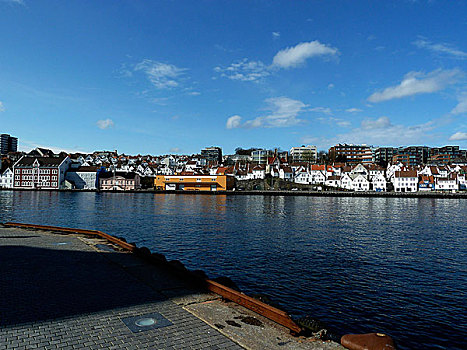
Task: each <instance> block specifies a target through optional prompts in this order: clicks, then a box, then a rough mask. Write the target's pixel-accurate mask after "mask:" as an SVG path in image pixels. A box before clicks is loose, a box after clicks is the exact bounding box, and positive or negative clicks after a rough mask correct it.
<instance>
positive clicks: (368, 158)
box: [329, 143, 373, 165]
mask: <svg viewBox="0 0 467 350" xmlns="http://www.w3.org/2000/svg"><path fill="white" fill-rule="evenodd" d="M329 158H330V159H331V160H332V161H336V162H346V163H348V164H349V165H356V164H359V163H364V164H369V163H372V161H373V152H372V150H371V148H370V147H369V146H367V145H352V144H346V143H344V144H338V145H335V146H333V147H331V148H330V149H329Z"/></svg>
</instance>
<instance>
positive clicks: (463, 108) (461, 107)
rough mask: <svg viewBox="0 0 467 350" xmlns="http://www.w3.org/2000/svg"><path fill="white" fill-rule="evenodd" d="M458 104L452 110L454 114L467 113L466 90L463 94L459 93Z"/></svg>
mask: <svg viewBox="0 0 467 350" xmlns="http://www.w3.org/2000/svg"><path fill="white" fill-rule="evenodd" d="M457 100H458V102H459V103H458V104H457V106H456V107H454V109H453V110H452V111H451V113H452V114H464V113H467V92H464V93H463V94H461V95H459V96H458V98H457Z"/></svg>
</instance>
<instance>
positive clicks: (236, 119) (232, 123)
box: [225, 115, 242, 129]
mask: <svg viewBox="0 0 467 350" xmlns="http://www.w3.org/2000/svg"><path fill="white" fill-rule="evenodd" d="M241 121H242V117H240V116H239V115H233V116H231V117H229V118H228V119H227V123H226V124H225V127H226V128H227V129H235V128H239V127H240V123H241Z"/></svg>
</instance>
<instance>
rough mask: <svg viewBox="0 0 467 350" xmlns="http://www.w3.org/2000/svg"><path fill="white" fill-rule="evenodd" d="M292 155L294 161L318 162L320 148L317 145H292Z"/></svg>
mask: <svg viewBox="0 0 467 350" xmlns="http://www.w3.org/2000/svg"><path fill="white" fill-rule="evenodd" d="M290 156H291V157H292V160H293V161H294V162H316V160H317V159H318V150H317V148H316V146H310V145H308V146H301V147H292V148H291V149H290Z"/></svg>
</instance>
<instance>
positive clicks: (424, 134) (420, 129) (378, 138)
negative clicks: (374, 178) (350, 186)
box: [301, 117, 434, 148]
mask: <svg viewBox="0 0 467 350" xmlns="http://www.w3.org/2000/svg"><path fill="white" fill-rule="evenodd" d="M433 129H434V122H433V121H429V122H427V123H424V124H417V125H408V126H407V125H402V124H393V123H392V122H391V121H390V119H389V118H387V117H380V118H378V119H375V120H372V119H365V120H363V121H362V122H361V124H360V127H358V128H354V129H351V130H350V131H349V132H347V133H341V134H337V135H336V136H335V137H332V138H325V137H314V136H310V137H303V138H302V140H301V141H302V142H303V143H315V144H316V145H317V146H318V147H322V148H327V147H330V146H333V145H335V144H338V143H354V144H371V145H379V146H391V145H392V146H397V145H410V144H426V143H427V142H428V141H429V140H431V139H433V135H432V134H430V131H432V130H433Z"/></svg>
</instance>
